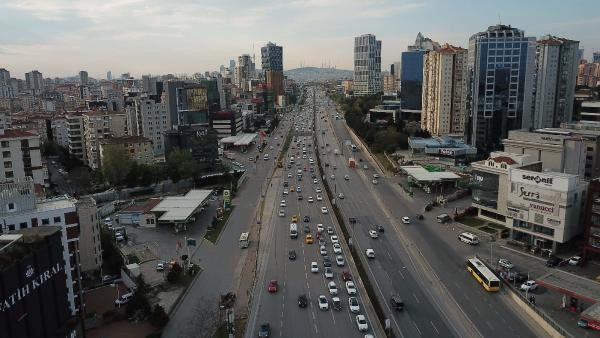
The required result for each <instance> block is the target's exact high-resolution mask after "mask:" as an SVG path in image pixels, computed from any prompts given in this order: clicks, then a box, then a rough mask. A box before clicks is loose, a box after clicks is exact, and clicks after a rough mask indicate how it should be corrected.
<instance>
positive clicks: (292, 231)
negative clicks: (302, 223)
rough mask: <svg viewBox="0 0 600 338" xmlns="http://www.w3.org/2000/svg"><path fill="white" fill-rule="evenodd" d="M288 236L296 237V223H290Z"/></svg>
mask: <svg viewBox="0 0 600 338" xmlns="http://www.w3.org/2000/svg"><path fill="white" fill-rule="evenodd" d="M290 237H291V238H298V225H297V224H296V223H290Z"/></svg>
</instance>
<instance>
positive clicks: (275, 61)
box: [260, 42, 284, 97]
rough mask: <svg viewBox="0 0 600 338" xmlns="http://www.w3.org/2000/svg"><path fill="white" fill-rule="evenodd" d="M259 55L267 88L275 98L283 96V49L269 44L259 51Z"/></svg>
mask: <svg viewBox="0 0 600 338" xmlns="http://www.w3.org/2000/svg"><path fill="white" fill-rule="evenodd" d="M260 54H261V60H262V70H263V71H264V72H265V79H266V82H267V87H269V88H270V89H271V90H273V95H275V96H276V97H277V96H279V95H283V91H284V87H283V47H282V46H277V45H276V44H274V43H271V42H269V43H267V45H266V46H264V47H262V48H261V49H260Z"/></svg>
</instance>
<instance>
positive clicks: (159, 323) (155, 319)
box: [150, 304, 169, 327]
mask: <svg viewBox="0 0 600 338" xmlns="http://www.w3.org/2000/svg"><path fill="white" fill-rule="evenodd" d="M168 321H169V316H168V315H167V313H166V312H165V309H164V308H163V307H162V306H160V305H159V304H156V305H154V309H153V310H152V313H151V314H150V324H152V325H154V326H156V327H164V326H165V325H167V322H168Z"/></svg>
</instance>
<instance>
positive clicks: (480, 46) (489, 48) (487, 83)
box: [465, 25, 535, 154]
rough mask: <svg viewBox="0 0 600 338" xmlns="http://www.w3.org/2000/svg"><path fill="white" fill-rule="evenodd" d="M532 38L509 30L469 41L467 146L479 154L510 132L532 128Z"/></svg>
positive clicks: (499, 28)
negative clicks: (478, 150) (472, 147)
mask: <svg viewBox="0 0 600 338" xmlns="http://www.w3.org/2000/svg"><path fill="white" fill-rule="evenodd" d="M534 68H535V37H528V36H525V33H524V31H522V30H520V29H517V28H513V27H511V26H507V25H495V26H490V27H489V28H488V29H487V30H486V31H485V32H480V33H476V34H474V35H472V36H471V38H470V39H469V54H468V66H467V76H468V78H467V88H468V92H467V100H466V104H467V109H466V112H467V114H468V115H469V120H468V123H467V126H466V130H465V134H466V137H467V141H468V142H469V143H470V144H471V145H472V146H475V147H477V148H478V149H480V150H483V152H482V153H483V154H485V153H486V152H488V151H491V150H495V149H498V148H499V147H500V146H501V140H502V139H503V138H506V137H507V136H508V131H509V130H513V129H521V128H529V127H530V126H531V121H532V120H531V113H532V107H531V106H532V104H531V103H532V101H531V100H532V94H533V72H534Z"/></svg>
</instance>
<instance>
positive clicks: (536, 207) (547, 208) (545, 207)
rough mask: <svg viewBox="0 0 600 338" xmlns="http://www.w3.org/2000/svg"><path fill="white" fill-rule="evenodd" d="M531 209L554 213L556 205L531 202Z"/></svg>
mask: <svg viewBox="0 0 600 338" xmlns="http://www.w3.org/2000/svg"><path fill="white" fill-rule="evenodd" d="M529 209H530V210H533V211H535V212H538V213H543V214H551V215H553V214H554V206H548V205H543V204H537V203H529Z"/></svg>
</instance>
